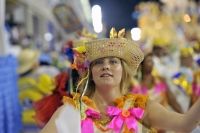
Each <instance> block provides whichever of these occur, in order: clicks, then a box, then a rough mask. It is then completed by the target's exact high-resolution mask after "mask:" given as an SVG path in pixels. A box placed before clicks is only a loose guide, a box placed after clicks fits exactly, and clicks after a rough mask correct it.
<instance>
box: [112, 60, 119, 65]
mask: <svg viewBox="0 0 200 133" xmlns="http://www.w3.org/2000/svg"><path fill="white" fill-rule="evenodd" d="M110 63H111V64H118V63H119V61H118V60H115V59H112V60H110Z"/></svg>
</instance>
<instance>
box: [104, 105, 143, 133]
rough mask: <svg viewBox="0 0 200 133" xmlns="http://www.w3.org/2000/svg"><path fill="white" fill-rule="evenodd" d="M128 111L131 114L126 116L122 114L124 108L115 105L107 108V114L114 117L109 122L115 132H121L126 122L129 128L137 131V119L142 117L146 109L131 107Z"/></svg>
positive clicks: (109, 126) (110, 127)
mask: <svg viewBox="0 0 200 133" xmlns="http://www.w3.org/2000/svg"><path fill="white" fill-rule="evenodd" d="M127 111H128V112H129V113H130V115H128V116H127V117H125V116H123V115H122V112H123V110H121V109H119V108H117V107H114V106H109V107H108V109H107V114H108V115H109V116H110V117H113V119H112V120H111V122H110V123H109V124H108V128H109V129H112V130H113V131H114V132H115V133H120V131H121V130H122V127H123V124H125V125H126V126H127V128H128V129H133V130H134V131H135V132H136V133H137V131H138V125H137V119H141V118H142V116H143V114H144V110H143V109H141V108H131V109H129V110H127Z"/></svg>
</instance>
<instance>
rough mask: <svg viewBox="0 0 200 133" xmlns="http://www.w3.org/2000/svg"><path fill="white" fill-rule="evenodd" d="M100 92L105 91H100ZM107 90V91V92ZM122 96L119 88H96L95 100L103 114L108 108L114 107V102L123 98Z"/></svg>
mask: <svg viewBox="0 0 200 133" xmlns="http://www.w3.org/2000/svg"><path fill="white" fill-rule="evenodd" d="M99 90H105V91H99ZM106 90H107V91H106ZM121 96H122V94H121V93H120V89H119V88H110V89H109V88H107V89H100V88H96V91H95V93H94V96H93V100H94V102H95V104H96V106H97V108H98V109H99V111H101V112H105V111H106V108H107V106H109V105H112V104H113V101H114V100H115V99H116V98H118V97H121Z"/></svg>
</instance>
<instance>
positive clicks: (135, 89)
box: [132, 85, 148, 94]
mask: <svg viewBox="0 0 200 133" xmlns="http://www.w3.org/2000/svg"><path fill="white" fill-rule="evenodd" d="M132 93H133V94H147V93H148V89H147V88H146V87H144V86H143V87H142V86H141V85H136V86H134V87H133V88H132Z"/></svg>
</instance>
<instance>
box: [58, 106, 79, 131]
mask: <svg viewBox="0 0 200 133" xmlns="http://www.w3.org/2000/svg"><path fill="white" fill-rule="evenodd" d="M55 124H56V129H57V133H81V117H80V113H79V112H78V111H77V110H76V109H75V108H74V107H73V106H71V105H64V107H63V108H62V110H61V111H60V113H59V116H58V117H57V118H56V120H55Z"/></svg>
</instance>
